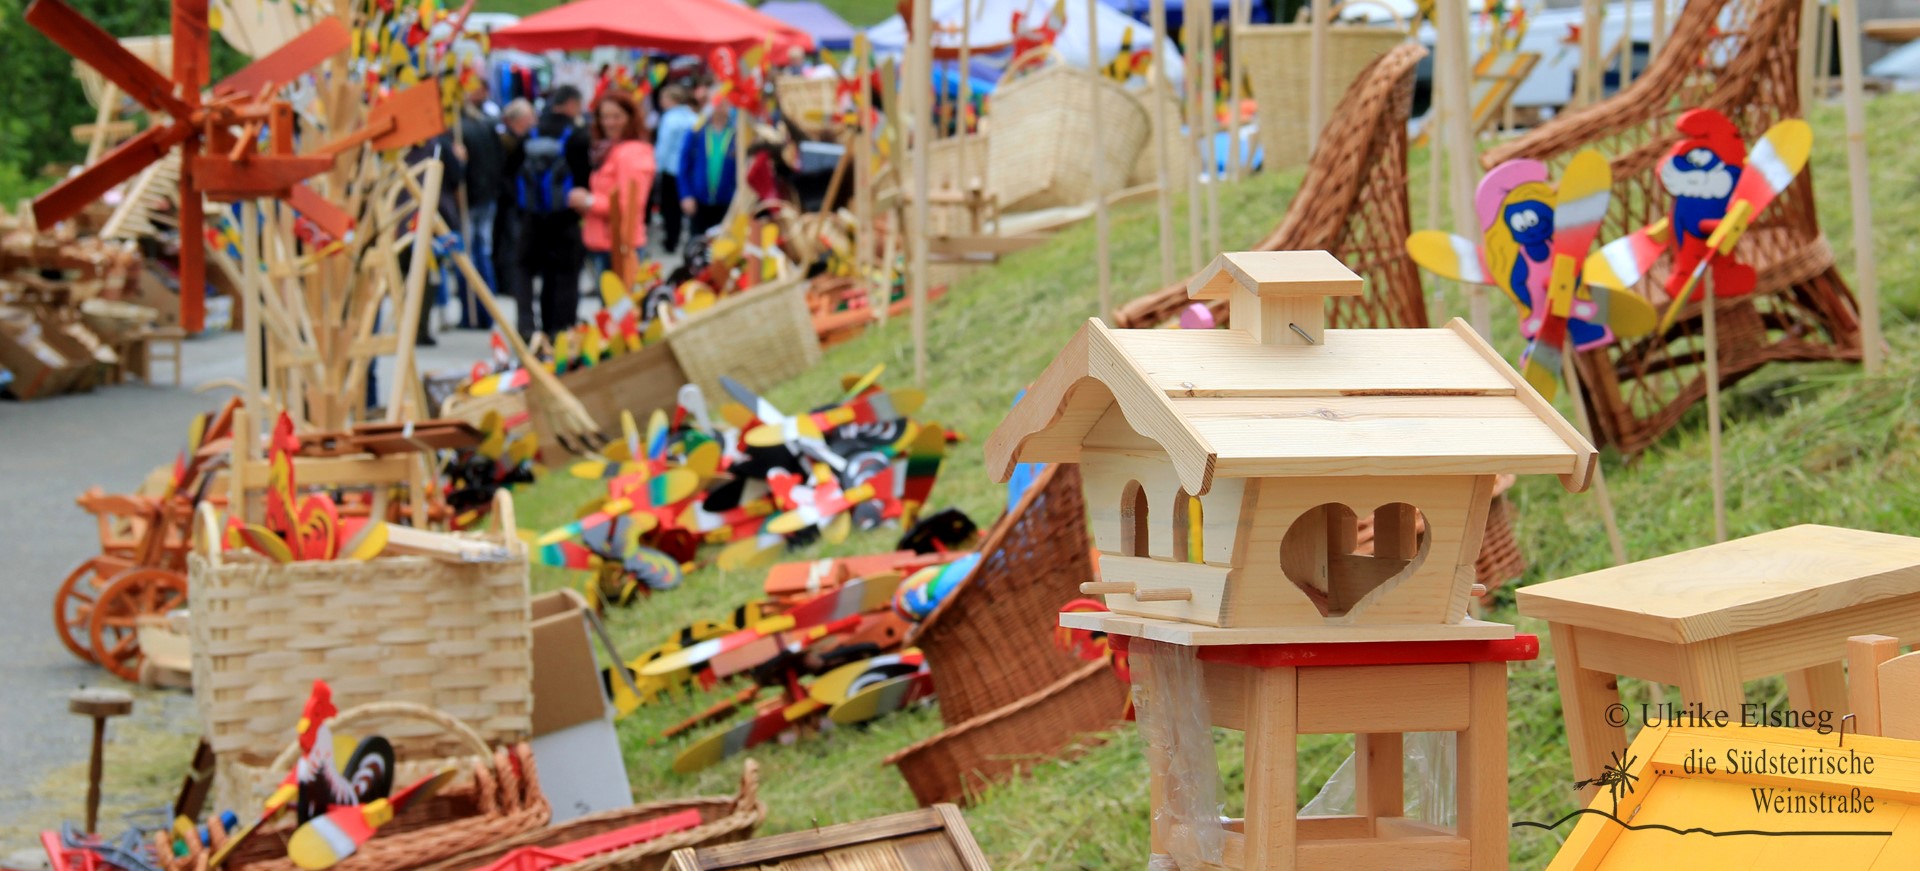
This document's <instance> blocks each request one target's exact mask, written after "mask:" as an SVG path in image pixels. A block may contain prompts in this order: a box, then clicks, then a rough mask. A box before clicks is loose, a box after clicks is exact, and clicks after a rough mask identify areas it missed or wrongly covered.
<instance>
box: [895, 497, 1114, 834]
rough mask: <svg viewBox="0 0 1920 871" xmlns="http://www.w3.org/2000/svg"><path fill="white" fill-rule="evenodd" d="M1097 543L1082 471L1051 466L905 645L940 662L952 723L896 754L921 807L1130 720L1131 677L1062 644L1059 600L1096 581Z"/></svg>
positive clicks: (943, 699) (963, 795) (945, 711)
mask: <svg viewBox="0 0 1920 871" xmlns="http://www.w3.org/2000/svg"><path fill="white" fill-rule="evenodd" d="M1092 549H1093V542H1092V541H1091V540H1090V539H1089V538H1088V537H1087V522H1086V514H1085V503H1084V502H1083V501H1082V498H1081V495H1080V471H1079V469H1078V468H1077V467H1075V466H1072V465H1055V466H1051V467H1049V468H1047V469H1046V470H1045V471H1044V472H1042V473H1041V474H1040V476H1039V478H1038V479H1037V480H1035V481H1034V483H1033V486H1032V487H1031V488H1029V489H1028V490H1027V493H1026V495H1025V496H1024V497H1022V498H1021V500H1020V502H1019V503H1018V504H1017V505H1015V506H1014V509H1013V510H1012V511H1010V512H1008V513H1007V514H1006V515H1005V516H1003V517H1001V518H1000V521H999V522H998V523H996V524H994V527H993V529H992V530H991V531H990V532H989V533H988V535H987V538H986V541H985V542H983V543H982V545H981V548H980V552H981V553H982V554H984V556H983V558H982V559H981V560H980V564H979V565H978V566H977V567H976V568H975V569H974V571H973V574H971V575H969V576H968V577H967V579H966V580H965V581H962V582H961V585H960V587H959V589H957V590H955V591H954V592H953V594H952V595H950V596H948V597H947V600H946V601H945V602H943V603H942V604H941V605H940V607H939V608H938V609H936V610H935V611H934V612H933V614H931V615H929V616H928V617H927V619H926V620H924V621H922V622H921V623H920V625H919V626H917V627H915V629H914V631H913V633H912V634H910V635H909V636H908V637H907V639H906V641H905V642H903V644H904V645H905V646H909V647H919V648H920V649H921V650H923V651H925V652H926V654H927V661H928V662H930V663H932V664H933V670H934V681H935V682H936V683H937V684H938V686H939V688H940V718H941V720H943V721H944V722H945V723H946V724H947V730H946V731H944V732H941V733H940V734H938V735H935V736H933V737H931V738H928V739H926V740H924V741H921V742H919V743H917V744H914V745H912V746H910V747H907V748H905V749H903V750H900V751H899V752H896V753H894V754H893V755H891V756H888V757H887V762H888V763H889V764H892V765H895V766H898V767H899V768H900V773H901V774H902V775H903V776H905V777H906V779H907V785H908V786H909V787H910V788H912V790H913V795H914V798H916V799H918V800H919V801H920V803H921V804H922V805H931V804H935V803H937V802H943V801H965V800H966V799H967V798H968V797H969V793H971V792H973V791H976V790H977V789H978V788H979V787H980V786H982V785H984V784H986V783H989V782H992V781H995V780H1000V779H1003V778H1004V777H1006V776H1007V775H1009V774H1011V773H1012V772H1014V771H1015V770H1016V769H1017V768H1018V767H1020V766H1021V765H1023V764H1031V762H1032V760H1033V759H1035V758H1046V757H1054V756H1059V755H1061V754H1062V753H1063V752H1065V751H1068V750H1069V749H1070V748H1071V747H1072V746H1073V744H1074V742H1075V740H1076V737H1077V736H1079V735H1082V734H1084V733H1087V732H1096V731H1099V730H1102V729H1106V728H1108V727H1110V726H1111V725H1113V724H1114V723H1115V722H1117V721H1118V720H1119V719H1120V716H1121V714H1122V712H1123V711H1124V709H1125V707H1126V698H1127V688H1126V685H1125V684H1123V683H1121V682H1120V681H1119V680H1117V679H1116V678H1115V677H1114V674H1113V671H1112V669H1111V668H1110V667H1108V666H1107V664H1106V663H1105V662H1094V663H1085V662H1081V661H1080V660H1079V659H1077V658H1075V657H1074V656H1073V655H1072V654H1069V653H1067V652H1064V651H1061V650H1059V649H1058V648H1057V647H1056V646H1055V641H1054V620H1055V618H1056V615H1057V614H1058V612H1059V610H1060V607H1061V606H1062V605H1065V604H1066V603H1067V602H1069V601H1071V600H1073V599H1076V598H1079V597H1080V593H1079V587H1080V583H1081V582H1082V581H1087V580H1090V579H1092V577H1093V560H1092Z"/></svg>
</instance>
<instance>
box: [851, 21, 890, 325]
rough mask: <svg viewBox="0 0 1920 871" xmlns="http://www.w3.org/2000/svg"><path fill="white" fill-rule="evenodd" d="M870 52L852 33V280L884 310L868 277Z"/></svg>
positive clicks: (870, 241)
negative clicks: (853, 118)
mask: <svg viewBox="0 0 1920 871" xmlns="http://www.w3.org/2000/svg"><path fill="white" fill-rule="evenodd" d="M872 51H873V47H872V46H870V45H868V44H867V35H866V34H865V33H856V34H854V37H853V75H854V78H855V80H856V81H858V82H859V85H858V87H857V88H856V89H855V90H854V92H853V95H854V97H853V105H854V113H855V118H856V120H855V122H854V127H853V130H854V136H853V143H854V144H853V153H854V161H853V224H854V227H853V272H854V276H853V280H854V284H855V285H856V286H858V287H862V288H865V289H866V292H867V305H868V306H869V307H877V308H879V309H880V310H885V308H886V299H885V297H884V294H885V293H886V291H885V289H883V288H878V287H876V286H875V285H874V283H873V281H872V279H871V277H870V274H871V271H872V266H873V240H874V236H875V235H877V233H876V232H875V226H874V220H873V131H872V130H870V129H868V127H867V119H868V116H869V114H870V113H871V112H872V111H873V69H872V67H871V65H869V64H868V63H867V59H868V58H867V56H868V55H869V54H870V53H871V52H872Z"/></svg>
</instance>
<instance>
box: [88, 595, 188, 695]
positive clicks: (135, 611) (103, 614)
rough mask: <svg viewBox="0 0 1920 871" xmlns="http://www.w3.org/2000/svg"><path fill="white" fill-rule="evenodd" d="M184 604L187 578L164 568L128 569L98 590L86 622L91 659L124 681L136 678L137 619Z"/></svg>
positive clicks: (138, 658)
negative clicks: (95, 601) (91, 645)
mask: <svg viewBox="0 0 1920 871" xmlns="http://www.w3.org/2000/svg"><path fill="white" fill-rule="evenodd" d="M186 603H187V578H186V576H185V575H182V574H180V573H179V572H174V571H168V570H166V569H152V568H143V569H131V570H128V571H125V572H122V573H120V574H119V575H117V576H115V577H114V579H113V583H111V584H108V585H107V588H106V589H104V590H102V591H100V596H99V601H98V602H97V603H96V604H95V605H94V607H93V615H92V617H91V618H90V619H89V620H88V622H87V636H88V640H89V641H91V642H92V644H93V658H94V661H95V662H98V663H100V665H101V666H102V667H104V668H106V670H108V671H110V672H113V673H114V674H115V675H116V676H118V677H119V678H121V679H122V680H126V681H138V680H139V679H140V662H141V660H142V659H143V658H144V657H142V656H141V654H140V636H139V630H138V629H137V628H136V627H137V626H138V624H139V621H140V618H141V617H144V616H148V615H152V616H160V615H164V614H166V613H167V612H168V611H169V610H172V609H174V608H178V607H180V606H182V605H185V604H186Z"/></svg>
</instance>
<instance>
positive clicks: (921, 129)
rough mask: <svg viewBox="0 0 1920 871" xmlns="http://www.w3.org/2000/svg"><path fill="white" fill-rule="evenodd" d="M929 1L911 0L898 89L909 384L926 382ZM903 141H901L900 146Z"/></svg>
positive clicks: (930, 91)
mask: <svg viewBox="0 0 1920 871" xmlns="http://www.w3.org/2000/svg"><path fill="white" fill-rule="evenodd" d="M932 4H933V0H913V45H912V51H911V53H910V55H909V56H910V57H911V58H912V60H913V71H912V72H911V73H908V75H907V81H905V82H903V83H901V88H902V89H903V90H904V89H907V88H912V89H913V99H911V100H908V101H906V102H907V105H909V106H911V107H912V112H913V114H912V115H911V116H910V117H909V118H908V119H907V124H908V131H909V133H908V136H909V141H910V142H911V143H912V147H913V226H912V227H910V228H908V230H907V237H908V245H909V246H910V247H909V249H908V258H909V259H910V260H911V261H912V262H911V263H909V264H908V265H907V273H908V274H907V289H908V291H909V293H910V295H911V296H912V297H913V383H914V384H916V385H918V386H921V387H925V386H926V384H927V196H928V192H929V188H930V187H931V181H930V177H931V169H932V167H931V165H930V164H929V163H928V158H930V157H931V156H932V154H931V153H930V152H931V149H930V148H929V147H928V146H930V145H932V144H933V143H932V138H931V137H929V136H927V135H925V134H926V127H927V115H928V113H929V112H930V111H931V109H932V107H933V42H932V39H933V34H932V30H933V22H932V10H931V9H930V8H929V7H930V6H932ZM906 144H907V143H901V145H902V147H903V148H904V147H905V146H906Z"/></svg>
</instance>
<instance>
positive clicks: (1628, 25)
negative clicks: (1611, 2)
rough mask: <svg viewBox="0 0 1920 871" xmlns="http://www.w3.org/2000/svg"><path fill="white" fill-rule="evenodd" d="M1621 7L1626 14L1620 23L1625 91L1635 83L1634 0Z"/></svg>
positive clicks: (1621, 60)
mask: <svg viewBox="0 0 1920 871" xmlns="http://www.w3.org/2000/svg"><path fill="white" fill-rule="evenodd" d="M1656 2H1657V0H1656ZM1621 7H1622V8H1623V10H1624V11H1625V14H1626V18H1625V20H1624V23H1622V24H1621V25H1620V90H1622V91H1624V90H1626V89H1627V86H1628V85H1631V84H1633V0H1626V2H1625V3H1622V4H1621Z"/></svg>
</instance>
